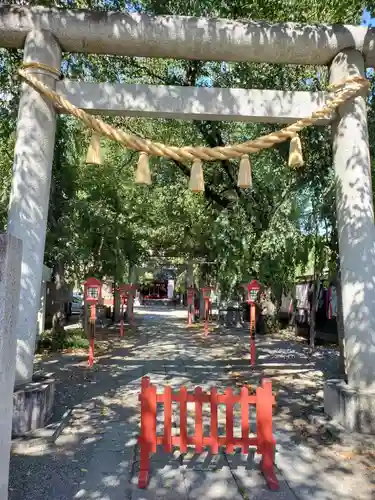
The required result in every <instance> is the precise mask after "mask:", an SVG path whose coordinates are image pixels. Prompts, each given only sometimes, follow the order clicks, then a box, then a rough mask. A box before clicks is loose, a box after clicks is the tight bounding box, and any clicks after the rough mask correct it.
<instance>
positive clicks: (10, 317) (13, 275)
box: [0, 234, 22, 499]
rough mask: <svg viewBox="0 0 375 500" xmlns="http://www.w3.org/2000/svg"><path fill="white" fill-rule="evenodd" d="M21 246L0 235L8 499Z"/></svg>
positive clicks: (1, 489)
mask: <svg viewBox="0 0 375 500" xmlns="http://www.w3.org/2000/svg"><path fill="white" fill-rule="evenodd" d="M21 255H22V243H21V241H20V240H18V239H17V238H14V237H13V236H9V235H7V234H1V235H0V498H1V499H3V498H4V499H5V498H8V496H7V495H8V493H7V492H8V472H9V452H10V443H11V428H12V395H13V387H14V375H15V358H16V337H15V335H14V328H15V323H16V320H17V311H18V301H19V294H20V272H21Z"/></svg>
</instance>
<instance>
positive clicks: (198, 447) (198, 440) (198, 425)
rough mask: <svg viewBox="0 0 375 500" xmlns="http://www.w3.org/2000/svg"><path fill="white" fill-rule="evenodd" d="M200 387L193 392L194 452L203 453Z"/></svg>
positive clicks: (201, 391)
mask: <svg viewBox="0 0 375 500" xmlns="http://www.w3.org/2000/svg"><path fill="white" fill-rule="evenodd" d="M202 393H203V390H202V387H196V388H195V391H194V398H195V442H194V444H195V451H196V452H197V453H202V451H203V412H202V409H203V406H202Z"/></svg>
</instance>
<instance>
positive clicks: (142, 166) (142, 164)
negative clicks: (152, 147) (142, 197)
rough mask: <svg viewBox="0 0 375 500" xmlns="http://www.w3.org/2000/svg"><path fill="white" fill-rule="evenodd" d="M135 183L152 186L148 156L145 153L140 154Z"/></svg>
mask: <svg viewBox="0 0 375 500" xmlns="http://www.w3.org/2000/svg"><path fill="white" fill-rule="evenodd" d="M135 183H136V184H147V185H148V186H149V185H150V184H151V171H150V165H149V161H148V154H147V153H145V152H143V151H141V152H140V153H139V160H138V165H137V170H136V172H135Z"/></svg>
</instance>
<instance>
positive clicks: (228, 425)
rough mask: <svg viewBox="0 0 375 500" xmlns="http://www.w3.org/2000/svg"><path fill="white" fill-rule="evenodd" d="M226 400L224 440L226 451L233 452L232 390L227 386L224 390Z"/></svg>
mask: <svg viewBox="0 0 375 500" xmlns="http://www.w3.org/2000/svg"><path fill="white" fill-rule="evenodd" d="M225 396H226V398H227V400H226V411H225V432H226V437H227V442H226V452H227V453H233V451H234V442H233V441H234V436H233V425H234V423H233V405H234V397H233V391H232V389H231V388H230V387H228V388H227V389H226V391H225Z"/></svg>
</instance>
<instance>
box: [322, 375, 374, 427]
mask: <svg viewBox="0 0 375 500" xmlns="http://www.w3.org/2000/svg"><path fill="white" fill-rule="evenodd" d="M324 412H325V413H326V415H328V416H329V417H331V418H332V420H334V421H335V422H337V423H338V424H340V425H342V426H343V427H344V428H345V429H347V430H350V431H355V432H360V433H364V434H375V392H373V391H372V392H367V391H359V390H356V389H353V388H351V387H350V386H349V385H348V384H347V383H346V382H345V381H344V380H339V379H334V380H327V381H326V383H325V384H324Z"/></svg>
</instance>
